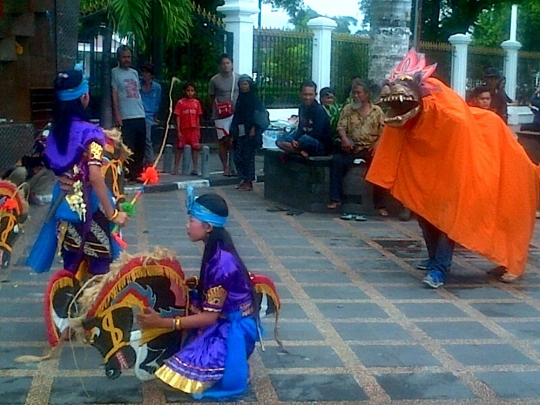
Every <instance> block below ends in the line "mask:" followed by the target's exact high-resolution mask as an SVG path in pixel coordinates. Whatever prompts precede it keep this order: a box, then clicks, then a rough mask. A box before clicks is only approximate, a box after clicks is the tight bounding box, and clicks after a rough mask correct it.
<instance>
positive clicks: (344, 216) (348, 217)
mask: <svg viewBox="0 0 540 405" xmlns="http://www.w3.org/2000/svg"><path fill="white" fill-rule="evenodd" d="M355 217H356V215H354V214H346V213H343V214H341V216H340V217H339V219H342V220H344V221H350V220H351V219H355Z"/></svg>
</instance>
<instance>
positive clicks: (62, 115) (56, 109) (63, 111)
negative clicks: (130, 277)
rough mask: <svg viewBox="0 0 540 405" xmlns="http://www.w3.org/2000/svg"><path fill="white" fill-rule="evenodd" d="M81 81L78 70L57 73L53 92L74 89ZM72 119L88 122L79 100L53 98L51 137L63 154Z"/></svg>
mask: <svg viewBox="0 0 540 405" xmlns="http://www.w3.org/2000/svg"><path fill="white" fill-rule="evenodd" d="M82 81H83V74H82V72H81V71H79V70H67V71H64V72H59V73H58V74H57V75H56V78H55V79H54V89H55V90H57V91H58V90H69V89H74V88H75V87H77V86H78V85H79V84H81V82H82ZM73 118H79V119H81V120H83V121H88V120H89V117H88V114H87V113H86V111H85V108H84V107H83V105H82V103H81V99H80V98H76V99H75V100H69V101H61V100H59V99H58V97H55V100H54V106H53V114H52V132H51V135H52V136H54V138H55V139H56V144H57V145H58V151H59V152H60V153H61V154H65V153H66V151H67V145H68V141H69V131H70V129H71V124H72V122H73Z"/></svg>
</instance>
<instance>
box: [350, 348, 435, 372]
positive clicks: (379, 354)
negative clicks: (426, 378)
mask: <svg viewBox="0 0 540 405" xmlns="http://www.w3.org/2000/svg"><path fill="white" fill-rule="evenodd" d="M351 349H352V350H353V351H354V352H355V353H356V356H357V357H358V359H359V360H360V361H361V362H362V363H363V364H364V365H365V366H367V367H426V366H440V365H441V363H440V362H439V361H438V360H437V359H435V358H434V357H433V356H432V355H431V354H430V353H429V352H428V351H427V350H426V349H424V348H423V347H422V346H418V345H395V346H394V345H391V346H385V345H368V346H364V345H362V346H355V345H352V346H351Z"/></svg>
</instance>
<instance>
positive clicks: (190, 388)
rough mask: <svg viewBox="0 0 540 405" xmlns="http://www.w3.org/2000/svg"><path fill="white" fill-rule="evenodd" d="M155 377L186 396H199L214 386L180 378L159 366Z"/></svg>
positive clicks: (174, 372)
mask: <svg viewBox="0 0 540 405" xmlns="http://www.w3.org/2000/svg"><path fill="white" fill-rule="evenodd" d="M156 377H157V378H159V379H160V380H161V381H163V382H164V383H166V384H168V385H170V386H171V387H173V388H176V389H177V390H180V391H182V392H185V393H186V394H200V393H201V392H203V391H205V390H207V389H208V388H210V387H211V386H212V385H214V383H213V382H201V381H196V380H192V379H190V378H186V377H184V376H181V375H180V374H178V373H177V372H176V371H173V370H171V369H170V368H169V367H168V366H166V365H163V366H161V367H160V368H159V369H158V370H157V371H156Z"/></svg>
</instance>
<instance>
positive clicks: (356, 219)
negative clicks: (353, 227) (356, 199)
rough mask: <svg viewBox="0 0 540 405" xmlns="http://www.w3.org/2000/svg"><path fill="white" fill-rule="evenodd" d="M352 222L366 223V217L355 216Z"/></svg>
mask: <svg viewBox="0 0 540 405" xmlns="http://www.w3.org/2000/svg"><path fill="white" fill-rule="evenodd" d="M354 220H355V221H358V222H365V221H367V217H366V216H365V215H355V217H354Z"/></svg>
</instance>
